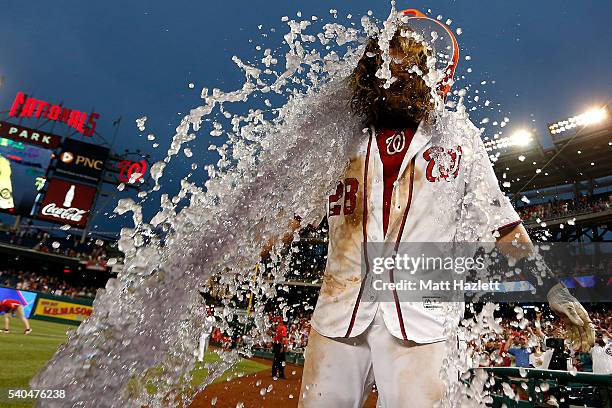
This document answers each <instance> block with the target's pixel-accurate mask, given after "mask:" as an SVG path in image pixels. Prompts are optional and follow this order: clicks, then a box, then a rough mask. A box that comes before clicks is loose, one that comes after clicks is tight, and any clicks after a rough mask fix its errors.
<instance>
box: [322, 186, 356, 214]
mask: <svg viewBox="0 0 612 408" xmlns="http://www.w3.org/2000/svg"><path fill="white" fill-rule="evenodd" d="M358 190H359V182H358V181H357V179H356V178H352V177H351V178H347V179H344V182H342V181H340V182H339V183H338V186H337V187H336V192H335V193H334V194H332V195H330V196H329V216H330V217H331V216H334V215H340V212H342V209H343V208H344V215H350V214H352V213H353V212H355V207H356V206H357V191H358ZM342 197H344V205H342V204H341V203H340V200H341V199H342Z"/></svg>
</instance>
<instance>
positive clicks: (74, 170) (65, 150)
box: [55, 139, 109, 183]
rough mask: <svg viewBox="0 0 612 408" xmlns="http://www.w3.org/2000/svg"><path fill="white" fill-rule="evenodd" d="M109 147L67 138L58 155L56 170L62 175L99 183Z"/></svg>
mask: <svg viewBox="0 0 612 408" xmlns="http://www.w3.org/2000/svg"><path fill="white" fill-rule="evenodd" d="M108 154H109V149H107V148H106V147H102V146H97V145H94V144H91V143H85V142H81V141H78V140H74V139H66V140H64V143H63V144H62V148H61V151H60V153H59V155H58V160H57V164H56V166H55V171H56V173H57V174H58V175H61V176H62V177H66V178H70V179H74V180H79V181H87V182H90V183H97V182H98V181H99V180H100V178H101V177H102V172H103V171H104V164H105V163H106V159H107V158H108Z"/></svg>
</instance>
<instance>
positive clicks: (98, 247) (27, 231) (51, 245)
mask: <svg viewBox="0 0 612 408" xmlns="http://www.w3.org/2000/svg"><path fill="white" fill-rule="evenodd" d="M4 227H5V228H0V242H2V243H6V244H9V245H14V246H20V247H25V248H29V249H33V250H35V251H39V252H44V253H50V254H55V255H63V256H69V257H72V258H78V259H80V260H82V261H85V262H86V263H87V264H88V265H90V266H97V267H99V268H104V267H106V264H107V261H108V259H109V258H110V257H113V256H117V257H119V260H118V261H119V262H121V259H122V258H121V257H120V255H119V253H118V251H117V249H116V243H113V242H109V241H105V240H101V239H91V238H90V239H88V240H87V241H85V242H80V238H79V237H77V236H74V235H66V234H51V233H49V232H48V231H44V230H40V229H36V228H22V229H20V230H19V231H13V230H11V229H8V228H6V226H4ZM62 232H63V231H62ZM109 253H110V254H111V255H109Z"/></svg>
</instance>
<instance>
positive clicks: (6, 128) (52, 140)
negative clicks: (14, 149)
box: [0, 120, 62, 150]
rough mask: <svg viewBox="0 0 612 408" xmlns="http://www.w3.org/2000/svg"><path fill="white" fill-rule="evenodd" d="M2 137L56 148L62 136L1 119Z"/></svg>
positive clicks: (0, 135) (46, 147)
mask: <svg viewBox="0 0 612 408" xmlns="http://www.w3.org/2000/svg"><path fill="white" fill-rule="evenodd" d="M0 137H4V138H6V139H11V140H16V141H18V142H23V143H27V144H32V145H36V146H39V147H43V148H45V149H50V150H55V149H56V148H57V147H59V145H60V142H61V141H62V138H61V137H59V136H56V135H52V134H50V133H46V132H41V131H40V130H34V129H30V128H27V127H25V126H19V125H13V124H12V123H9V122H4V121H1V120H0Z"/></svg>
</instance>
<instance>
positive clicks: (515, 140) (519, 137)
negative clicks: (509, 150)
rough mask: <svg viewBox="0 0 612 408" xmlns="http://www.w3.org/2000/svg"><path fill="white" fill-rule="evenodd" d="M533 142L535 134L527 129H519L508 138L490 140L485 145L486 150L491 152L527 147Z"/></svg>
mask: <svg viewBox="0 0 612 408" xmlns="http://www.w3.org/2000/svg"><path fill="white" fill-rule="evenodd" d="M532 140H533V134H532V133H531V132H530V131H528V130H526V129H519V130H517V131H516V132H514V133H512V135H510V136H508V137H502V138H499V139H492V140H488V141H486V142H485V143H484V145H485V150H486V151H488V152H490V151H491V150H496V149H502V148H504V147H513V146H519V147H524V146H527V145H528V144H529V143H531V141H532Z"/></svg>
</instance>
